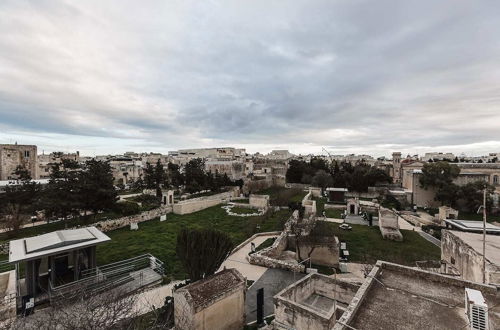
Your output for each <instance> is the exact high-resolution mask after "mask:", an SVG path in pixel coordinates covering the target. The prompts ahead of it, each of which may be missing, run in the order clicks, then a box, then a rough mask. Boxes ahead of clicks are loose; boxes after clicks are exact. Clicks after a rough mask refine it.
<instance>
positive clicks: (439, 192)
mask: <svg viewBox="0 0 500 330" xmlns="http://www.w3.org/2000/svg"><path fill="white" fill-rule="evenodd" d="M459 174H460V168H459V167H458V166H457V165H455V164H452V163H449V162H446V161H439V162H431V163H426V164H424V166H423V168H422V176H421V177H420V180H419V181H420V185H421V186H422V187H423V188H424V189H429V188H432V189H435V191H436V196H435V198H434V199H435V200H436V201H439V202H440V203H441V205H447V206H451V207H454V208H457V209H459V210H463V211H469V212H471V211H476V210H477V208H478V207H479V206H480V205H482V204H483V190H484V189H486V196H487V200H486V206H487V208H488V209H490V208H491V206H492V204H493V201H492V199H491V197H490V196H491V194H493V192H494V191H495V187H493V186H492V185H490V184H489V183H488V182H486V181H482V180H478V181H474V182H469V183H466V184H464V185H461V186H459V185H457V184H456V183H455V182H454V180H455V179H456V178H457V177H458V176H459Z"/></svg>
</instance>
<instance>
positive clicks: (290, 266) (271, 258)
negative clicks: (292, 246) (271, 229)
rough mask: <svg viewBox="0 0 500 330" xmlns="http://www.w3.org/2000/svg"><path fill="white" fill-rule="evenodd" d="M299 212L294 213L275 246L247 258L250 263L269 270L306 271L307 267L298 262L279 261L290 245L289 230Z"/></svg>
mask: <svg viewBox="0 0 500 330" xmlns="http://www.w3.org/2000/svg"><path fill="white" fill-rule="evenodd" d="M297 218H298V211H294V212H293V214H292V216H291V217H290V219H289V220H288V221H287V223H286V224H285V230H284V231H282V232H281V234H280V235H279V236H278V237H277V238H276V240H275V241H274V243H273V245H271V246H270V247H268V248H265V249H263V250H261V251H258V252H255V253H252V254H250V255H248V256H247V260H248V262H249V263H251V264H254V265H259V266H263V267H267V268H279V269H285V270H289V271H293V272H303V271H305V266H303V265H301V264H299V263H298V262H297V261H293V262H290V261H284V260H279V259H278V258H279V257H280V256H281V254H282V253H283V251H285V250H286V248H287V245H288V230H289V228H290V224H291V222H292V221H297Z"/></svg>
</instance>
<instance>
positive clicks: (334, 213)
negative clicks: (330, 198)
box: [325, 209, 344, 219]
mask: <svg viewBox="0 0 500 330" xmlns="http://www.w3.org/2000/svg"><path fill="white" fill-rule="evenodd" d="M343 213H344V210H342V209H326V210H325V215H326V217H327V218H335V219H342V214H343Z"/></svg>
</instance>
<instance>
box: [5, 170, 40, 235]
mask: <svg viewBox="0 0 500 330" xmlns="http://www.w3.org/2000/svg"><path fill="white" fill-rule="evenodd" d="M14 173H15V174H16V176H17V177H18V181H17V184H14V185H9V186H7V187H6V189H5V193H3V194H0V219H1V222H2V226H3V227H4V228H6V229H7V230H8V235H9V236H15V235H16V234H17V232H18V230H19V229H20V228H21V225H22V224H23V223H26V222H27V221H28V220H29V218H30V216H31V215H32V214H33V213H34V212H35V211H36V206H37V204H38V199H39V197H40V185H39V184H37V183H35V182H34V181H32V180H31V176H30V174H29V172H28V171H27V170H26V169H25V168H23V167H19V166H18V167H17V168H16V170H15V171H14Z"/></svg>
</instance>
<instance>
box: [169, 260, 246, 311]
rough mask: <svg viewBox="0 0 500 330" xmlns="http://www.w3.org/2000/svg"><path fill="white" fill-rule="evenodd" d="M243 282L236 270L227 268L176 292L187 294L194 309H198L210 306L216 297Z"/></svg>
mask: <svg viewBox="0 0 500 330" xmlns="http://www.w3.org/2000/svg"><path fill="white" fill-rule="evenodd" d="M244 282H245V278H244V277H243V275H241V273H240V272H239V271H238V270H236V269H234V268H228V269H224V270H222V271H220V272H218V273H215V274H213V275H211V276H208V277H206V278H204V279H202V280H200V281H196V282H194V283H191V284H188V285H186V286H184V287H182V288H180V289H178V290H177V291H179V292H182V291H185V292H187V293H189V295H190V296H191V299H192V302H193V306H194V308H198V307H202V306H206V305H208V304H210V302H211V301H213V300H214V299H217V297H218V296H222V295H224V294H225V293H226V292H229V291H231V290H234V289H235V288H236V287H238V286H239V285H240V284H241V283H244Z"/></svg>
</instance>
